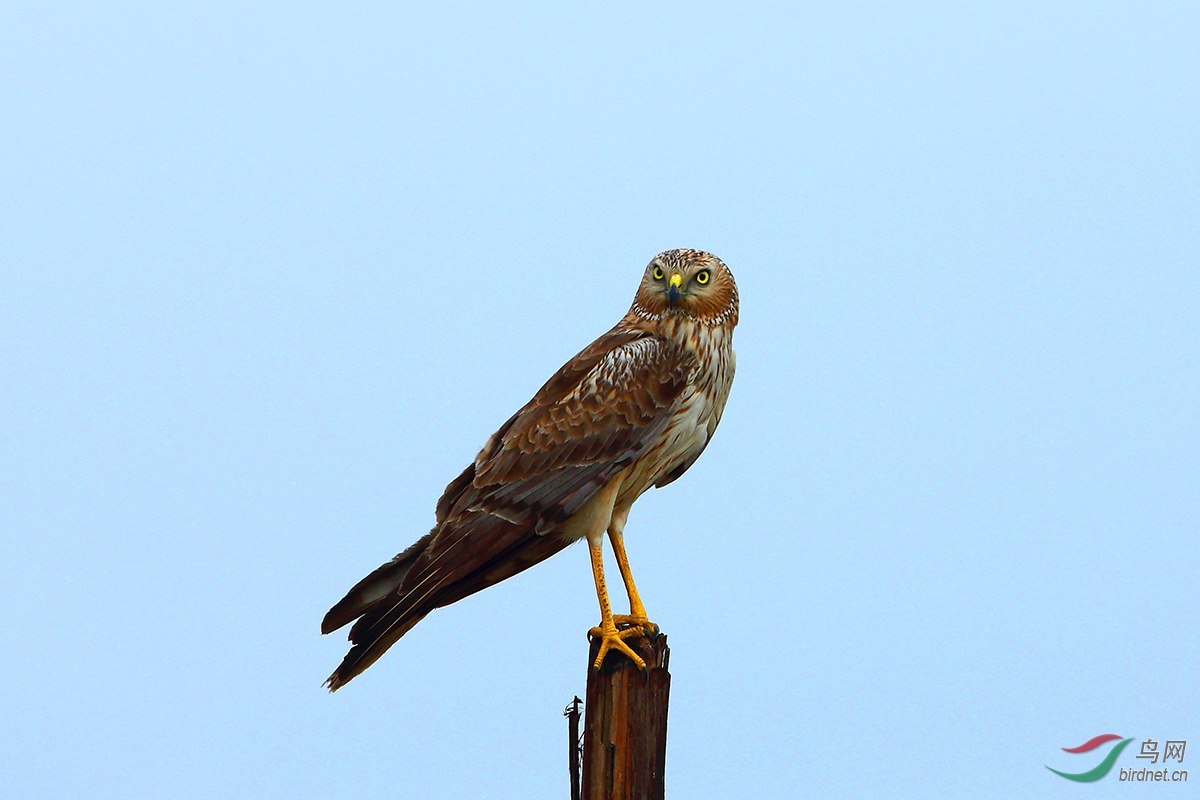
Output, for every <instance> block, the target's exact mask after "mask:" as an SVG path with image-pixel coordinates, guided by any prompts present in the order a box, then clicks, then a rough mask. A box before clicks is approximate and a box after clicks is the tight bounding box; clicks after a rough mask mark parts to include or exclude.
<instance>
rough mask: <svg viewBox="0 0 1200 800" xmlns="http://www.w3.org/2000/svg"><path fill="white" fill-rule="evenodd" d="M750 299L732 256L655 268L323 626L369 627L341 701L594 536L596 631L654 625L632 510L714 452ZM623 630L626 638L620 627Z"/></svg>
mask: <svg viewBox="0 0 1200 800" xmlns="http://www.w3.org/2000/svg"><path fill="white" fill-rule="evenodd" d="M737 317H738V296H737V286H736V285H735V283H734V280H733V275H732V274H731V273H730V272H729V270H728V268H727V267H726V266H725V265H724V264H723V263H722V262H721V260H720V259H718V258H716V257H715V256H712V255H710V254H708V253H703V252H700V251H698V250H669V251H667V252H665V253H662V254H660V255H658V256H657V257H655V259H654V260H653V261H651V262H650V264H649V266H647V267H646V272H645V275H644V276H643V278H642V282H641V285H640V286H639V287H638V292H637V295H636V297H635V298H634V302H633V306H632V307H631V308H630V310H629V313H627V314H626V315H625V317H624V318H623V319H622V320H621V321H620V322H619V323H617V325H616V326H615V327H614V328H613V329H612V330H610V331H608V332H607V333H606V334H604V335H603V336H601V337H600V338H599V339H597V340H596V341H595V342H593V343H592V344H590V345H589V346H588V347H586V348H585V349H584V350H583V351H582V352H581V353H579V355H577V356H575V357H574V358H573V359H571V360H570V361H568V362H567V363H566V365H564V366H563V367H562V369H560V370H559V371H558V372H557V373H556V374H555V375H554V377H552V378H551V379H550V380H549V381H547V382H546V384H545V385H544V386H543V387H542V388H541V389H540V390H539V391H538V393H537V394H535V395H534V396H533V399H532V400H530V401H529V402H528V403H526V404H525V406H524V407H523V408H522V409H521V410H520V411H518V412H517V413H516V414H514V415H513V416H512V417H511V418H510V419H509V420H508V421H507V422H505V423H504V425H502V426H501V427H500V430H498V431H496V433H495V434H493V435H492V437H491V438H490V439H488V442H487V444H486V445H484V448H483V450H481V451H480V452H479V455H477V456H476V457H475V461H474V462H473V463H472V464H471V465H470V466H468V467H467V468H466V469H465V470H464V471H463V473H462V474H461V475H459V476H458V477H457V478H455V479H454V480H453V481H451V482H450V485H449V486H447V487H446V491H445V492H444V493H443V494H442V497H441V499H440V500H439V501H438V504H437V512H436V524H435V525H434V528H433V530H432V531H430V532H429V533H428V534H426V535H425V536H423V537H422V538H421V539H420V540H418V541H417V542H416V543H415V544H413V545H412V546H411V547H409V548H408V549H407V550H405V551H404V552H403V553H400V554H399V555H398V556H396V557H395V558H394V559H392V560H391V561H389V562H388V563H386V564H384V565H383V566H381V567H379V569H377V570H375V571H374V572H372V573H371V574H370V575H368V576H367V577H365V578H363V579H362V580H361V581H359V582H358V584H357V585H355V586H354V588H352V589H351V590H350V591H349V593H347V595H346V596H345V597H344V598H343V599H342V600H341V601H340V602H339V603H338V604H337V605H335V606H334V607H333V608H332V609H330V610H329V613H328V614H326V615H325V619H324V621H323V622H322V623H321V632H322V633H329V632H330V631H333V630H336V629H338V628H340V627H342V626H343V625H345V624H347V623H348V622H351V621H352V620H355V619H357V620H358V621H357V622H356V623H355V624H354V626H353V627H352V628H351V629H350V637H349V638H350V641H351V643H352V644H353V646H352V647H351V649H350V652H349V653H347V654H346V657H345V658H344V659H343V660H342V663H341V665H340V666H338V668H337V669H336V670H335V671H334V673H333V674H332V675H331V676H330V677H329V680H328V681H327V685H328V686H329V688H330V690H331V691H334V690H336V689H338V688H339V687H341V686H343V685H344V684H345V683H346V682H348V681H349V680H351V679H352V678H353V677H354V676H356V675H358V674H359V673H360V672H362V671H363V670H365V669H366V668H367V667H369V666H370V665H371V664H372V663H374V662H375V660H376V659H377V658H379V657H380V656H381V655H383V653H384V651H386V650H387V649H388V648H389V647H391V646H392V645H393V644H394V643H395V642H396V641H397V640H398V639H399V638H400V637H401V636H403V635H404V634H405V633H407V632H408V631H409V630H410V629H411V628H412V627H413V626H414V625H416V624H417V623H418V622H419V621H420V620H421V619H422V618H424V617H425V615H427V614H428V613H429V612H430V611H432V610H433V609H435V608H440V607H442V606H446V605H449V604H450V603H454V602H456V601H458V600H461V599H462V598H464V597H466V596H467V595H470V594H473V593H475V592H477V591H479V590H480V589H485V588H487V587H488V586H491V585H492V584H494V583H497V582H498V581H502V580H504V579H505V578H508V577H510V576H512V575H515V574H517V573H518V572H521V571H522V570H524V569H527V568H528V567H531V566H533V565H534V564H536V563H538V562H539V561H543V560H545V559H546V558H549V557H550V556H551V555H553V554H554V553H557V552H558V551H559V550H562V549H563V548H565V547H566V546H567V545H569V544H571V543H572V542H575V541H577V540H579V539H580V538H587V540H588V544H589V547H590V548H591V551H592V566H593V571H594V577H595V579H596V586H597V595H598V597H599V600H600V606H601V625H600V627H599V628H596V629H593V631H592V632H593V634H595V635H598V636H601V637H602V638H603V640H604V644H603V647H602V650H601V654H600V657H599V658H598V659H597V661H596V664H597V666H599V664H600V662H601V661H603V658H604V655H605V653H606V652H607V651H608V650H609V649H617V650H620V651H622V652H625V653H626V654H627V655H629V656H631V657H632V658H633V659H634V660H635V661H638V662H640V659H638V658H637V656H636V655H635V654H633V652H632V651H631V650H630V649H629V648H628V646H627V645H625V644H624V642H623V641H622V640H623V639H624V638H628V637H629V636H632V635H640V634H641V633H642V632H643V631H644V630H645V629H647V628H649V627H652V626H653V623H651V622H649V620H648V619H647V618H646V614H645V609H644V608H643V607H642V604H641V600H640V599H639V598H638V595H637V589H636V587H635V586H634V584H633V579H632V576H631V575H630V574H629V569H628V563H627V560H626V558H625V550H624V544H623V530H624V526H625V519H626V518H627V517H628V514H629V509H630V507H631V506H632V505H633V502H634V501H635V500H636V499H637V498H638V496H640V495H641V494H642V493H643V492H644V491H646V490H647V489H649V488H650V487H651V486H665V485H666V484H668V483H670V482H671V481H673V480H675V479H676V478H678V477H679V476H680V475H682V474H683V473H684V472H685V471H686V470H687V469H688V467H690V466H691V465H692V463H694V462H695V460H696V458H698V457H699V455H700V453H701V452H702V451H703V450H704V447H705V446H706V445H707V444H708V441H709V439H710V438H711V437H712V434H713V432H714V431H715V430H716V427H717V423H718V422H719V421H720V419H721V413H722V411H723V410H724V407H725V400H726V398H727V397H728V394H729V387H730V384H731V383H732V381H733V373H734V353H733V341H732V340H733V329H734V326H735V325H737ZM606 531H607V532H608V535H609V538H610V540H611V541H612V544H613V548H614V551H615V553H616V556H617V561H618V565H619V566H620V568H621V574H622V578H623V579H624V580H625V585H626V589H627V591H628V593H629V597H630V605H631V613H630V614H629V615H626V616H615V617H614V615H613V614H612V613H611V610H610V609H609V606H608V596H607V591H606V589H605V584H604V574H603V564H602V558H601V554H600V545H601V543H602V541H603V535H604V533H605V532H606ZM618 626H621V627H618Z"/></svg>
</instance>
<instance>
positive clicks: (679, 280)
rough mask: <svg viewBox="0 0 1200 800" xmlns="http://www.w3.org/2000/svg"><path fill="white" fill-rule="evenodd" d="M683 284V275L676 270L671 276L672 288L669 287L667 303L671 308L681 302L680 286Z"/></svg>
mask: <svg viewBox="0 0 1200 800" xmlns="http://www.w3.org/2000/svg"><path fill="white" fill-rule="evenodd" d="M682 284H683V276H682V275H680V274H679V273H678V272H676V273H675V274H674V275H672V276H671V288H670V289H667V305H668V306H670V307H671V308H674V307H675V304H676V303H677V302H679V287H680V286H681V285H682Z"/></svg>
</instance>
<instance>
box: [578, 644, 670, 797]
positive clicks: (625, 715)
mask: <svg viewBox="0 0 1200 800" xmlns="http://www.w3.org/2000/svg"><path fill="white" fill-rule="evenodd" d="M627 641H628V644H629V646H630V647H631V648H633V650H634V652H636V653H637V654H638V655H639V656H641V657H642V659H643V660H645V662H646V667H647V669H648V672H642V671H641V670H639V669H638V668H637V667H635V666H634V665H633V662H632V661H630V660H629V659H628V658H626V657H625V656H624V655H622V654H620V653H618V652H613V651H610V652H609V654H608V656H607V657H606V658H605V659H604V664H602V665H601V667H600V669H599V670H594V669H592V668H591V665H592V663H593V662H594V661H595V660H596V656H597V655H598V654H599V652H600V642H599V640H595V641H593V642H592V646H591V652H590V654H589V655H588V681H587V700H586V702H585V704H584V724H583V787H582V789H583V798H582V800H663V792H664V787H665V780H664V773H665V768H666V763H667V703H668V700H669V699H670V694H671V673H670V672H668V671H667V667H668V665H669V663H670V658H671V651H670V649H669V648H668V647H667V637H666V636H664V635H662V634H659V636H658V637H657V638H656V639H654V640H651V639H649V638H647V637H642V638H640V639H629V640H627Z"/></svg>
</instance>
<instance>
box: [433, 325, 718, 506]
mask: <svg viewBox="0 0 1200 800" xmlns="http://www.w3.org/2000/svg"><path fill="white" fill-rule="evenodd" d="M695 368H696V359H695V357H694V356H693V355H692V354H691V353H690V352H688V351H687V350H686V349H684V348H682V347H680V346H679V345H677V344H675V343H674V342H673V341H671V340H670V339H668V338H666V337H664V336H660V335H658V334H656V333H655V332H653V331H647V330H643V329H640V328H637V327H633V326H629V325H624V324H621V325H617V326H616V327H614V328H613V329H611V330H609V331H608V332H607V333H605V334H604V335H602V336H600V337H599V338H598V339H596V341H594V342H592V343H591V344H590V345H588V346H587V347H585V348H584V349H583V350H581V351H580V352H579V353H578V354H576V355H575V357H574V358H572V359H570V360H569V361H568V362H567V363H566V364H564V365H563V366H562V367H561V368H560V369H559V370H558V371H557V372H556V373H555V374H554V375H553V376H552V377H551V378H550V379H549V380H548V381H546V383H545V384H544V385H543V386H542V387H541V388H540V389H539V390H538V391H537V393H536V394H535V395H534V396H533V398H532V399H530V401H529V402H528V403H526V404H525V405H524V406H523V407H522V408H521V409H520V410H519V411H517V413H515V414H513V415H512V417H510V418H509V419H508V420H507V421H506V422H505V423H504V424H503V425H502V426H501V427H500V429H499V430H497V431H496V432H495V433H494V434H492V436H491V437H490V438H489V439H488V441H487V444H485V445H484V447H483V449H482V450H480V452H479V454H478V456H476V458H475V460H474V462H473V463H472V464H471V465H470V466H468V467H467V469H466V470H464V471H463V473H462V474H461V475H459V476H458V478H456V479H455V480H454V481H452V482H451V483H450V485H449V486H447V487H446V491H445V493H443V495H442V498H441V500H440V501H439V502H438V509H437V512H438V521H439V522H441V521H442V520H444V519H445V518H446V516H447V515H448V514H450V513H451V511H452V509H455V508H457V509H459V510H462V509H464V508H465V507H466V506H468V505H470V506H474V505H476V504H477V503H479V502H481V501H483V500H484V499H485V498H484V496H485V495H492V494H494V493H495V492H496V491H497V490H500V496H507V494H508V492H507V491H503V490H502V488H501V487H505V486H511V485H512V484H516V483H522V484H524V483H526V482H528V481H530V480H532V479H536V478H538V477H539V476H546V477H549V476H551V475H555V476H562V478H566V476H565V475H563V471H564V470H574V471H581V472H586V473H589V474H590V473H593V472H595V473H596V475H595V477H596V478H600V477H602V476H603V475H604V474H606V473H608V472H610V471H613V470H616V469H620V468H621V466H622V465H623V464H624V463H628V462H629V461H630V460H632V458H634V457H636V455H637V454H639V453H640V452H641V451H642V450H643V449H644V448H645V447H646V445H647V444H648V443H649V441H650V440H652V439H653V437H655V436H657V435H658V434H659V433H661V431H662V429H663V428H664V427H665V425H666V422H667V421H668V419H669V417H670V413H671V411H672V409H673V408H674V407H675V405H676V402H677V400H678V399H679V397H680V396H681V395H682V393H683V391H684V388H685V387H686V386H687V383H688V379H689V376H690V375H691V374H692V372H693V371H694V370H695ZM580 477H583V475H582V474H580ZM556 482H557V481H556ZM485 505H488V506H490V505H492V504H491V503H490V502H489V503H485Z"/></svg>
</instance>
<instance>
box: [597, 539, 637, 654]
mask: <svg viewBox="0 0 1200 800" xmlns="http://www.w3.org/2000/svg"><path fill="white" fill-rule="evenodd" d="M603 545H604V539H602V538H601V539H599V540H598V541H597V542H596V543H595V544H593V543H592V540H591V537H588V550H590V551H591V555H592V575H593V576H594V577H595V578H596V598H597V599H598V600H599V601H600V627H599V628H592V629H591V630H590V631H589V632H588V635H590V636H599V637H600V653H599V655H597V656H596V660H595V662H594V663H593V664H592V666H593V667H594V668H595V669H600V665H601V664H603V663H604V657H605V656H606V655H608V651H609V650H618V651H620V652H622V653H624V654H625V655H626V656H628V657H629V660H630V661H632V662H633V663H634V665H635V666H637V668H638V669H641V670H644V669H645V668H646V662H645V661H643V660H642V658H641V657H640V656H639V655H638V654H637V653H635V652H633V650H632V648H630V647H629V645H627V644H625V642H624V640H625V639H627V638H629V637H631V636H641V635H642V630H641V628H627V629H626V630H623V631H619V630H617V623H616V621H615V620H614V619H613V613H612V608H610V607H609V605H608V587H607V586H606V585H605V583H604V547H603Z"/></svg>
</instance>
